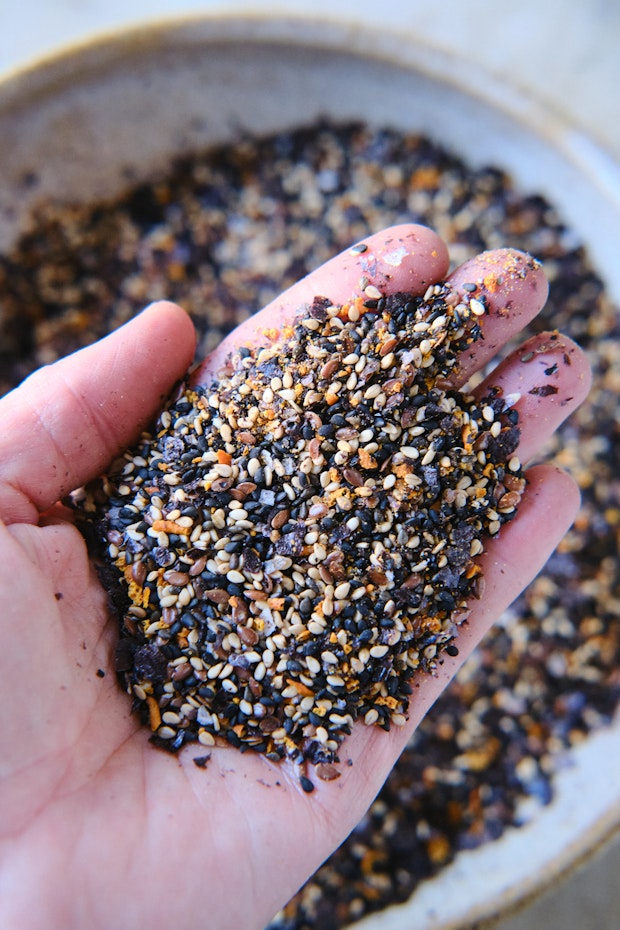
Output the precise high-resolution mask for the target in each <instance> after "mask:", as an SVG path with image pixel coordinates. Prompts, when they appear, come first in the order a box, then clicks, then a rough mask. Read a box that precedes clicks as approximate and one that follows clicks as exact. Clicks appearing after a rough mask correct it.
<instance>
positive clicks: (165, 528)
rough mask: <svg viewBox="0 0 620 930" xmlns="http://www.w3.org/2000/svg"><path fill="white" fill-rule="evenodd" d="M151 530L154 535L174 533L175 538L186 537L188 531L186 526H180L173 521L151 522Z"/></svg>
mask: <svg viewBox="0 0 620 930" xmlns="http://www.w3.org/2000/svg"><path fill="white" fill-rule="evenodd" d="M153 529H154V530H155V532H156V533H175V534H176V535H177V536H187V535H188V534H189V529H188V527H187V526H181V525H180V524H179V523H175V522H174V520H153Z"/></svg>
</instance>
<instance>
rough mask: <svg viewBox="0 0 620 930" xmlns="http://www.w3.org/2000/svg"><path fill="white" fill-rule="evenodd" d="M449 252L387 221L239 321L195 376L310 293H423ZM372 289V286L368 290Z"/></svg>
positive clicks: (271, 326) (214, 367)
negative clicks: (251, 315)
mask: <svg viewBox="0 0 620 930" xmlns="http://www.w3.org/2000/svg"><path fill="white" fill-rule="evenodd" d="M448 266H449V256H448V250H447V248H446V246H445V244H444V242H443V241H442V240H441V239H440V238H439V236H438V235H437V234H436V233H434V232H433V231H432V230H431V229H428V228H427V227H426V226H416V225H413V224H407V225H402V226H392V227H390V228H389V229H386V230H383V232H380V233H376V234H375V235H374V236H369V237H368V238H367V239H365V240H364V241H363V242H362V243H358V244H357V245H356V246H353V247H352V248H351V249H347V250H346V251H345V252H342V253H341V254H340V255H337V256H336V257H335V258H332V259H330V261H328V262H326V263H325V264H324V265H321V267H320V268H317V270H316V271H313V272H312V273H311V274H309V275H308V276H307V277H305V278H303V279H302V280H301V281H299V282H298V283H297V284H294V285H293V287H291V288H289V289H288V290H287V291H286V292H285V293H284V294H282V295H281V296H280V297H278V298H277V299H276V300H274V301H272V303H270V304H269V305H268V306H267V307H265V308H264V310H262V311H261V312H260V313H257V314H255V315H254V316H253V317H251V318H250V319H249V320H247V322H245V323H243V324H242V325H241V326H238V327H237V329H235V331H234V332H233V333H231V335H230V336H228V337H227V338H226V339H225V340H224V341H223V342H222V343H221V345H220V346H218V348H217V349H215V351H214V352H212V353H211V355H210V356H209V357H208V358H207V359H205V362H204V363H203V364H202V365H201V366H200V369H199V370H198V372H197V374H196V376H195V380H196V382H197V383H199V382H201V381H207V380H208V379H209V377H210V376H212V375H213V374H215V373H216V372H217V371H218V370H220V369H221V367H222V366H223V364H224V362H225V360H226V358H227V357H228V356H229V355H230V354H231V352H233V351H234V350H235V349H236V348H238V347H240V346H251V345H254V344H256V343H258V342H259V340H260V339H261V338H264V337H265V334H266V331H269V333H268V338H269V340H270V341H272V340H273V339H274V338H275V336H276V332H277V330H279V329H280V328H281V327H282V326H283V325H285V324H287V323H290V322H291V320H292V317H293V315H294V314H295V313H296V311H297V310H299V309H300V308H301V307H304V306H309V305H310V304H312V301H313V300H314V298H315V297H326V298H328V299H329V300H330V301H331V302H332V303H333V304H336V305H340V304H344V303H346V302H347V301H349V300H351V299H352V298H353V297H357V296H361V295H363V294H364V290H365V289H366V288H368V287H369V288H371V289H372V288H376V289H377V290H378V291H380V292H381V293H382V294H395V293H398V292H399V291H406V292H408V293H411V294H415V295H420V294H424V292H425V291H426V289H427V288H428V286H429V284H433V283H434V282H437V281H441V280H443V279H444V278H445V276H446V274H447V272H448ZM371 293H374V291H371Z"/></svg>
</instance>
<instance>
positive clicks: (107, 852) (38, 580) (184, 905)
mask: <svg viewBox="0 0 620 930" xmlns="http://www.w3.org/2000/svg"><path fill="white" fill-rule="evenodd" d="M367 245H368V249H367V250H366V252H364V253H363V254H352V253H344V254H343V255H342V256H339V257H338V258H336V259H334V260H332V261H331V262H329V263H328V264H327V265H325V266H323V268H321V269H319V270H318V271H317V272H315V273H314V274H313V275H311V276H309V278H306V279H305V280H304V281H302V282H300V283H299V284H298V285H296V286H295V287H294V288H292V289H291V291H289V292H287V294H285V295H284V296H283V297H282V298H280V299H279V300H278V301H276V302H274V304H272V305H271V306H270V307H269V308H267V309H266V310H265V311H264V312H263V315H259V318H253V319H252V320H250V321H249V322H248V323H247V324H246V325H245V326H244V327H243V328H241V330H240V331H237V332H236V333H235V334H233V335H232V336H231V337H229V339H228V340H227V342H226V344H225V345H224V346H223V347H222V348H221V349H220V350H218V351H217V352H216V353H215V356H214V357H213V358H212V359H211V360H210V361H209V362H208V363H207V366H205V367H204V368H203V369H202V371H201V373H200V374H199V375H198V377H202V378H207V377H208V376H209V373H210V372H211V373H212V372H213V371H215V370H216V369H217V366H218V365H219V364H221V363H222V361H223V359H224V358H225V355H226V353H227V352H228V351H230V348H231V347H232V345H234V344H235V343H240V342H241V343H244V344H245V343H247V342H249V341H251V340H252V339H253V338H256V333H257V332H258V331H259V327H261V326H262V327H265V326H275V327H278V326H279V325H280V324H281V323H282V322H283V321H285V320H286V319H287V318H290V316H291V314H292V313H293V312H294V311H295V310H296V309H297V307H299V306H300V305H302V304H303V303H304V302H307V301H311V300H312V298H313V297H314V296H315V295H316V294H320V295H325V296H328V297H329V298H330V299H331V300H332V301H334V302H337V303H341V302H344V301H345V300H346V299H347V298H349V297H350V296H351V295H352V293H354V292H357V291H358V289H359V279H360V276H361V275H362V274H363V275H365V276H366V278H367V279H368V281H369V282H370V283H371V284H374V285H376V286H377V287H379V288H380V289H381V290H382V291H384V292H396V291H401V290H407V291H411V292H416V293H424V291H425V290H426V288H427V287H428V285H429V284H430V283H432V282H433V281H437V280H441V279H443V278H444V277H445V275H446V273H447V268H448V259H447V252H446V249H445V246H444V245H443V243H441V241H440V240H439V239H438V238H437V237H436V236H435V235H434V234H433V233H431V232H430V231H429V230H426V229H423V228H421V227H415V226H407V227H396V228H393V229H391V230H387V231H386V232H384V233H382V234H379V235H377V236H374V237H370V238H369V239H368V240H367ZM451 279H452V281H453V283H454V285H455V286H457V287H458V286H461V285H463V284H465V283H469V282H475V283H476V284H478V285H479V292H480V293H483V294H484V295H485V296H486V298H487V300H488V302H489V305H490V308H491V312H490V313H489V314H488V315H487V316H486V317H485V319H484V326H485V330H484V336H485V338H484V339H483V340H482V341H481V342H479V343H477V344H476V345H475V347H473V348H471V349H469V350H467V354H466V356H465V357H464V358H463V359H462V364H461V368H460V376H459V377H460V383H464V382H465V381H466V380H467V379H468V378H469V376H470V375H471V374H472V373H473V372H474V371H475V370H476V369H478V368H481V367H482V366H484V365H485V364H486V363H487V362H488V361H489V359H490V358H491V357H492V356H493V355H494V354H495V352H496V351H497V349H498V348H499V347H501V345H503V344H504V343H505V342H506V341H507V340H508V339H510V338H512V337H513V336H514V335H515V334H516V333H517V332H518V331H519V330H520V329H521V328H522V326H523V325H524V324H525V323H527V322H528V321H529V319H531V318H532V317H533V316H534V315H535V314H536V313H537V312H538V310H539V309H540V308H541V306H542V304H543V303H544V299H545V296H546V284H545V282H544V277H543V275H542V272H541V271H540V269H538V268H537V267H535V266H534V265H533V264H532V263H531V262H529V261H528V260H527V258H526V257H524V256H522V255H520V254H519V253H514V252H507V251H502V252H497V253H487V254H486V255H483V256H480V257H479V258H478V259H475V260H474V261H472V262H470V263H467V265H466V266H464V267H462V268H461V269H457V271H456V272H454V273H453V275H452V278H451ZM193 352H194V336H193V329H192V326H191V323H190V321H189V319H188V317H187V316H186V314H185V313H184V312H183V311H182V310H180V309H179V308H178V307H175V306H174V305H172V304H167V303H161V304H158V305H155V306H153V307H151V308H149V309H148V310H146V311H145V312H144V313H143V314H141V315H140V316H139V317H137V318H136V319H135V320H133V321H132V322H131V323H129V324H127V326H125V327H123V328H122V329H121V330H119V331H118V332H116V333H115V334H113V335H112V336H109V337H108V338H107V339H105V340H103V341H102V342H101V343H98V344H97V345H95V346H92V347H90V348H88V349H85V350H83V351H82V352H79V353H77V354H76V355H74V356H72V357H70V358H68V359H65V360H63V361H62V362H59V363H57V364H55V365H54V366H51V367H50V368H48V369H43V370H41V371H40V372H38V373H36V374H35V375H33V376H32V377H31V378H30V379H28V381H27V382H25V383H24V385H22V386H21V387H20V388H19V389H17V390H16V391H14V392H13V393H12V394H10V395H8V396H7V397H6V398H4V399H3V400H2V401H0V424H1V428H0V449H1V452H0V517H1V518H2V521H4V522H2V523H0V596H1V598H2V607H1V609H0V644H1V646H0V706H1V708H2V722H1V724H0V734H1V740H2V752H1V754H0V810H1V811H2V816H1V818H0V925H1V926H2V927H3V928H6V930H17V928H19V930H43V928H45V930H56V928H58V930H60V928H62V930H71V928H84V927H89V928H92V930H104V928H105V930H109V928H114V930H130V928H136V927H142V926H144V927H150V928H153V930H157V928H160V927H161V928H163V927H171V926H174V927H175V928H177V930H184V928H190V927H191V928H192V930H196V928H201V927H205V928H207V927H213V928H217V930H225V928H237V930H238V928H241V930H246V928H247V930H250V928H260V927H262V926H264V924H265V923H266V922H267V921H268V920H269V919H270V918H271V917H272V916H273V914H274V913H275V911H276V910H277V909H278V908H279V907H280V906H281V905H282V904H283V903H284V902H285V901H286V900H287V899H288V898H289V897H290V896H291V895H292V894H293V893H294V892H295V890H296V889H297V888H298V887H299V885H300V884H301V883H302V882H303V881H304V880H305V879H306V878H307V877H308V876H309V875H310V874H311V873H312V872H313V871H314V870H315V869H316V868H317V867H318V866H319V864H320V863H321V862H322V861H323V859H324V858H325V857H326V856H327V855H328V854H329V853H330V852H331V851H332V850H333V849H334V848H335V847H336V846H337V845H338V844H339V843H340V842H341V841H342V840H343V839H344V837H345V836H346V835H347V833H348V832H349V831H350V829H351V828H352V827H353V826H354V825H355V823H356V822H357V820H358V819H359V818H360V816H361V815H362V814H363V812H364V810H365V809H366V808H367V807H368V805H369V804H370V802H371V800H372V798H373V797H374V796H375V794H376V793H377V791H378V790H379V788H380V786H381V784H382V782H383V781H384V779H385V777H386V775H387V773H388V771H389V769H390V767H391V766H392V765H393V764H394V762H395V761H396V759H397V757H398V754H399V752H400V751H401V749H402V748H403V746H404V744H405V742H406V740H407V738H408V737H409V735H410V734H411V732H412V730H413V729H414V727H415V726H416V724H417V723H418V722H419V720H420V719H421V717H422V716H423V715H424V713H425V712H426V710H427V709H428V707H429V706H430V705H431V704H432V702H433V701H434V699H435V698H436V697H437V695H438V694H439V692H440V691H441V690H442V688H443V687H444V686H445V684H446V683H447V681H448V680H449V679H450V678H451V677H452V675H453V674H454V672H455V671H456V669H457V668H458V666H459V665H460V664H461V663H462V661H463V660H464V658H465V657H466V655H467V654H468V653H469V652H470V651H471V649H472V648H473V647H474V646H475V645H476V643H477V642H478V641H479V640H480V638H481V636H482V635H483V633H484V632H485V630H486V629H487V628H488V626H489V625H490V624H491V623H492V622H493V620H494V619H495V618H496V617H497V616H498V615H499V614H500V613H501V611H502V610H503V609H504V608H505V607H506V606H507V604H508V603H510V601H511V600H512V599H513V598H514V597H515V596H516V595H517V594H518V593H519V591H520V590H521V589H522V587H523V586H524V585H525V584H527V582H528V581H529V580H530V579H531V578H532V577H533V576H534V574H535V573H536V572H537V571H538V570H539V568H540V567H541V565H542V564H543V563H544V561H545V559H546V558H547V556H548V555H549V553H550V551H551V550H552V549H553V547H554V546H555V545H556V544H557V542H558V540H559V539H560V537H561V536H562V534H563V533H564V532H565V530H566V529H567V527H568V526H569V524H570V522H571V521H572V519H573V517H574V514H575V510H576V507H577V505H578V493H577V490H576V488H575V486H574V484H573V482H572V481H571V479H569V478H568V477H567V476H565V475H564V474H563V473H561V472H559V471H557V470H556V469H554V468H551V467H549V466H536V467H535V468H532V469H530V471H529V473H528V478H529V485H528V488H527V491H526V493H525V495H524V498H523V501H522V503H521V505H520V509H519V514H518V517H517V519H515V520H514V521H513V522H511V523H510V524H508V525H507V526H506V527H504V528H503V530H502V532H501V533H500V534H499V537H497V538H495V539H494V540H493V541H492V543H490V544H489V546H488V547H487V551H486V552H485V554H484V556H483V557H482V558H483V562H484V574H485V578H486V582H487V584H486V590H485V593H484V595H483V597H482V598H481V600H480V601H477V602H476V603H475V605H474V608H473V612H472V615H471V617H470V619H469V622H468V624H467V625H466V627H464V628H463V630H462V633H461V636H460V638H459V640H458V645H459V655H458V657H446V658H445V661H444V663H443V665H442V667H441V669H440V671H439V672H438V673H437V674H436V675H434V676H432V677H431V676H421V677H420V678H419V679H416V680H414V695H413V698H412V705H411V708H410V717H409V721H408V723H407V726H405V727H403V728H393V730H392V731H391V732H390V733H385V732H383V731H378V730H376V729H374V728H367V727H364V726H362V725H360V726H357V727H355V728H354V732H353V733H352V735H351V736H350V737H348V738H347V740H346V741H345V743H344V744H343V746H342V751H341V759H342V762H343V764H342V765H341V777H340V778H339V779H337V780H336V781H333V782H317V784H316V790H315V791H314V792H313V793H312V794H306V793H304V792H303V791H302V790H301V788H300V784H299V771H298V767H297V766H295V765H293V764H292V763H288V762H284V763H280V764H275V763H272V762H269V761H268V760H266V759H265V758H263V757H261V756H256V755H253V754H251V753H245V754H243V755H242V754H241V753H239V752H238V751H237V750H234V749H221V748H219V747H217V748H214V749H212V750H211V751H210V753H207V752H206V751H205V750H204V749H202V748H196V747H194V748H186V749H184V750H183V751H182V752H181V753H180V754H179V755H178V756H171V755H168V754H166V753H163V752H161V751H157V750H155V749H154V748H153V747H152V746H151V745H150V744H149V742H148V738H147V734H146V733H145V732H144V730H143V728H142V727H140V726H139V724H138V722H137V720H136V719H135V718H134V717H132V716H131V714H130V704H129V700H128V698H127V696H126V695H124V694H123V693H122V692H121V691H120V689H119V688H118V685H117V683H116V679H115V674H114V649H115V642H116V636H117V630H116V621H115V619H114V618H112V617H110V615H109V612H108V609H107V601H106V595H105V593H104V592H103V590H102V589H101V587H100V584H99V582H98V580H97V576H96V574H95V572H94V570H93V568H92V566H91V564H90V563H89V560H88V557H87V553H86V548H85V545H84V542H83V540H82V538H81V536H80V535H79V533H78V532H77V530H76V529H75V527H74V526H73V525H72V524H71V520H70V518H69V517H68V515H67V514H65V513H64V512H63V510H62V508H60V507H59V506H57V505H56V501H58V500H59V499H61V498H62V497H63V496H64V495H65V494H66V493H67V492H68V491H70V490H72V489H73V488H75V487H77V486H79V485H80V484H82V483H84V482H85V481H87V480H89V479H91V478H93V477H95V476H96V475H97V474H99V473H101V472H102V471H103V470H104V469H105V467H106V466H107V465H108V464H109V462H110V461H111V460H112V458H113V457H114V456H115V455H116V454H117V453H118V452H119V451H120V450H121V449H123V448H125V447H126V446H128V445H129V444H130V443H131V441H132V440H133V439H135V437H136V436H137V435H138V433H139V431H140V429H141V428H142V427H144V425H145V424H146V423H147V422H148V421H149V420H150V419H151V418H152V416H153V415H154V413H155V412H156V411H157V409H158V408H159V407H160V405H161V404H162V401H163V399H164V397H165V395H166V394H167V393H168V391H169V390H170V388H171V387H172V385H173V384H174V382H175V381H176V380H177V379H178V378H180V377H181V376H182V375H183V374H184V372H185V371H186V369H187V367H188V366H189V364H190V362H191V359H192V356H193ZM526 360H527V361H526ZM542 370H544V371H545V372H551V374H547V376H546V378H545V383H546V384H552V386H553V388H554V390H553V391H543V392H539V391H534V393H530V391H531V389H532V388H534V387H536V386H537V384H538V383H539V382H540V377H541V371H542ZM537 379H538V380H537ZM488 383H493V384H501V385H502V387H503V388H504V390H505V391H506V392H511V393H512V392H518V393H519V394H520V395H521V399H520V400H519V402H518V408H519V410H520V416H521V427H522V437H521V444H520V447H519V450H518V451H519V455H520V457H521V458H522V460H525V461H527V460H529V459H530V458H531V457H532V455H533V454H534V453H535V452H536V451H537V450H538V449H539V448H540V447H541V446H542V445H543V444H544V442H545V441H546V440H547V439H548V437H549V436H550V435H551V433H552V432H553V430H554V429H555V428H556V427H557V425H558V424H559V423H560V422H561V420H562V419H563V418H564V417H565V416H566V415H567V414H569V413H570V412H571V411H572V410H573V409H574V408H575V407H576V406H577V405H578V403H579V402H580V401H581V400H582V399H583V397H584V396H585V393H586V392H587V389H588V385H589V376H588V370H587V365H586V363H585V360H584V358H583V356H582V354H581V353H580V351H579V350H578V349H577V348H576V347H575V346H574V345H573V344H572V343H570V342H569V341H568V340H566V339H564V338H563V337H553V338H552V337H549V336H548V335H544V334H543V335H540V336H537V337H534V339H533V340H531V341H530V342H529V344H528V345H527V348H526V349H524V348H523V347H521V349H519V351H518V352H516V353H513V354H511V355H510V356H509V358H508V359H507V360H506V361H505V362H503V363H502V364H501V365H500V367H499V368H498V369H497V370H496V371H495V372H494V373H493V374H492V375H491V376H490V382H488ZM555 389H557V390H555ZM207 756H208V758H207ZM348 763H350V764H348Z"/></svg>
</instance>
